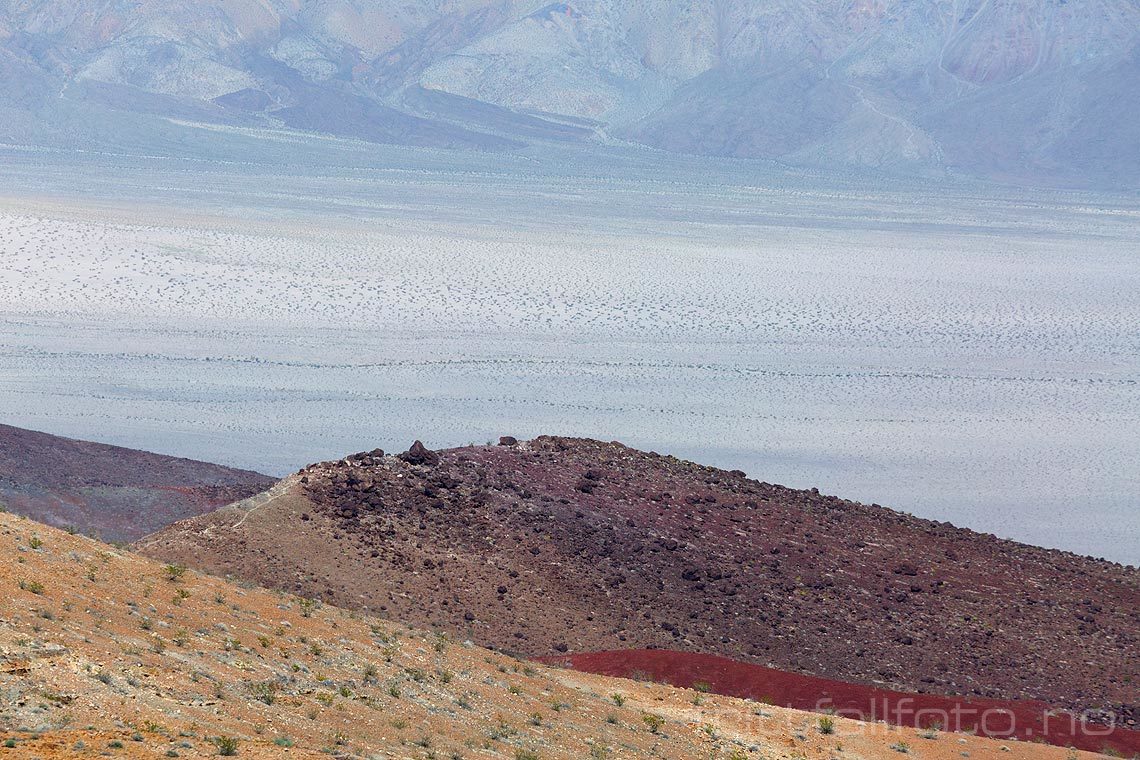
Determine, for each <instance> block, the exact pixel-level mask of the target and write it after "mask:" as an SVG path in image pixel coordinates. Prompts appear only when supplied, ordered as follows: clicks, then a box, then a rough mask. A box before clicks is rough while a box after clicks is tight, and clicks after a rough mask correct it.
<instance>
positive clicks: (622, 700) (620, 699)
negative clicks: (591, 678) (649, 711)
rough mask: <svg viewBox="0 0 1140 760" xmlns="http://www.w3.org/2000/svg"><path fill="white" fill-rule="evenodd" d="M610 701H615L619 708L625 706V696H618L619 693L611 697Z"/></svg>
mask: <svg viewBox="0 0 1140 760" xmlns="http://www.w3.org/2000/svg"><path fill="white" fill-rule="evenodd" d="M610 699H612V700H613V701H614V704H615V705H617V706H618V707H621V706H622V705H624V704H625V695H623V694H618V693H617V692H614V693H613V694H611V695H610Z"/></svg>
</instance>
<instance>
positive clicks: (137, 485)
mask: <svg viewBox="0 0 1140 760" xmlns="http://www.w3.org/2000/svg"><path fill="white" fill-rule="evenodd" d="M272 483H273V479H272V478H270V477H268V476H266V475H260V474H258V473H256V472H248V471H246V470H234V469H230V468H229V467H222V466H221V465H216V464H208V463H206V462H196V461H194V460H192V459H180V458H177V457H170V456H163V455H162V454H152V453H149V452H146V451H135V450H133V449H126V448H121V447H119V446H108V445H106V444H102V443H91V442H88V441H76V440H72V439H70V438H61V437H59V436H54V435H48V434H47V433H39V432H35V431H32V430H23V429H21V428H15V427H10V426H8V425H0V504H2V505H4V506H5V507H6V508H7V509H10V510H11V511H13V512H18V513H20V514H22V515H25V516H27V517H31V518H32V519H34V520H38V521H39V522H43V523H47V524H49V525H54V526H56V527H66V528H74V529H76V530H78V531H80V532H83V533H90V534H94V535H97V536H99V537H101V538H103V539H104V540H106V541H132V540H134V539H136V538H138V537H140V536H145V535H146V534H148V533H152V532H154V531H156V530H158V529H159V528H162V527H164V526H166V525H169V524H170V523H172V522H176V521H178V520H182V519H184V518H187V517H193V516H194V515H200V514H202V513H203V512H208V511H210V510H212V509H215V508H217V507H219V506H221V505H223V504H228V503H230V502H232V501H234V500H237V499H243V498H245V497H247V496H250V495H252V494H255V493H257V492H258V491H262V490H264V489H265V488H267V487H268V486H269V485H271V484H272Z"/></svg>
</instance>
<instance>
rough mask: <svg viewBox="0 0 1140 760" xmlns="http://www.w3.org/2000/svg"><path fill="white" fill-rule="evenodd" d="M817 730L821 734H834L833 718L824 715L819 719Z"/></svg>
mask: <svg viewBox="0 0 1140 760" xmlns="http://www.w3.org/2000/svg"><path fill="white" fill-rule="evenodd" d="M819 732H820V733H821V734H834V733H835V719H834V718H832V717H831V716H830V715H824V716H822V717H821V718H820V719H819Z"/></svg>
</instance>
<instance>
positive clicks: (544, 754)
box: [0, 514, 1094, 760]
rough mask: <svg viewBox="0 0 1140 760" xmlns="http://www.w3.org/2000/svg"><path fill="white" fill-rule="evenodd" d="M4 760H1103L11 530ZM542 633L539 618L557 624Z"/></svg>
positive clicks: (12, 524) (1, 725)
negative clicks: (687, 677)
mask: <svg viewBox="0 0 1140 760" xmlns="http://www.w3.org/2000/svg"><path fill="white" fill-rule="evenodd" d="M0 546H2V547H3V550H2V551H0V589H2V591H3V593H0V755H3V756H4V757H9V756H10V757H13V758H16V757H20V758H31V757H38V758H43V759H44V760H55V759H57V758H88V757H123V758H153V757H217V756H230V755H233V756H237V757H249V758H281V757H297V758H317V757H327V756H330V755H331V756H336V757H369V758H393V759H395V758H401V759H403V758H415V759H416V760H422V759H424V758H453V759H454V758H466V759H469V760H477V759H479V758H487V759H488V760H490V759H491V758H504V757H506V758H512V757H513V758H515V759H516V760H531V759H533V758H542V759H544V760H545V759H546V758H566V759H567V760H580V759H581V758H586V757H589V758H615V759H616V758H634V757H656V758H676V760H691V758H697V757H699V758H712V759H714V760H741V759H742V758H752V757H766V758H792V757H794V758H799V759H800V760H823V759H824V758H832V757H836V756H838V753H840V752H842V756H844V757H854V758H864V759H865V760H883V759H884V758H888V757H896V756H897V754H898V753H899V752H903V751H911V749H912V748H914V750H916V751H918V750H920V756H921V757H923V758H930V759H931V760H939V759H941V758H947V759H948V758H953V757H960V756H962V755H965V754H967V753H968V754H969V756H970V757H972V758H975V760H979V759H980V760H989V759H995V760H996V758H1002V760H1022V759H1026V760H1028V759H1029V758H1034V759H1035V760H1061V758H1081V759H1082V760H1083V758H1092V757H1094V756H1093V755H1091V754H1087V753H1077V754H1070V753H1068V752H1067V751H1066V750H1063V749H1061V748H1055V747H1043V746H1040V745H1036V744H1028V743H1024V742H1010V743H1006V744H1002V743H999V742H996V741H993V740H988V739H983V738H979V737H976V736H972V735H966V734H958V735H955V734H940V733H938V732H933V733H932V732H922V733H919V732H916V731H914V730H910V729H897V728H891V727H888V726H885V725H882V724H874V723H871V724H864V723H857V722H855V721H851V720H846V719H842V718H835V719H834V720H833V722H832V724H831V725H830V727H829V728H828V732H826V733H825V732H824V731H823V730H821V728H822V725H823V724H821V723H820V716H818V715H814V714H812V713H805V712H797V711H794V710H786V709H781V708H777V707H770V706H764V705H761V704H759V703H757V702H749V701H744V700H738V699H731V698H727V697H716V696H711V695H701V694H699V693H698V692H695V691H686V690H682V689H676V688H672V687H668V686H662V685H655V684H647V683H634V682H632V681H623V680H619V679H613V678H605V677H600V676H590V675H585V674H581V673H575V672H572V671H566V670H554V669H549V668H547V667H543V666H540V665H537V664H534V663H528V662H523V661H519V660H516V659H514V658H512V657H510V656H507V655H504V654H500V653H495V652H491V651H487V650H485V649H480V648H478V647H476V646H474V645H472V644H470V643H467V642H462V641H459V640H453V639H448V638H447V637H445V636H442V635H441V634H440V633H438V632H427V631H423V630H416V629H413V628H408V627H406V626H404V625H402V624H400V623H396V622H391V621H388V620H382V619H380V618H376V617H371V616H368V615H361V614H358V613H353V612H348V611H344V610H341V609H336V608H333V607H329V606H326V605H323V604H320V603H316V602H314V601H311V600H307V599H304V598H299V597H295V596H292V595H290V594H286V593H281V592H271V591H266V590H263V589H258V588H254V587H251V586H248V585H240V586H239V585H234V584H232V583H228V582H225V581H222V580H220V579H217V578H211V577H207V576H200V575H197V574H196V573H194V572H189V571H185V569H184V568H181V567H177V566H164V565H162V564H160V563H157V562H154V561H150V560H147V559H145V558H142V557H139V556H137V555H133V554H129V553H126V552H123V551H120V550H118V549H115V548H112V547H111V546H108V545H106V544H100V543H98V542H96V541H93V540H90V539H87V538H83V537H79V536H74V535H68V534H65V533H63V532H61V531H58V530H55V529H52V528H49V527H46V526H43V525H38V524H36V523H33V522H31V521H29V520H27V519H24V518H20V517H17V516H14V515H11V514H0ZM532 614H533V615H535V616H539V615H541V614H542V611H541V609H535V610H533V611H532Z"/></svg>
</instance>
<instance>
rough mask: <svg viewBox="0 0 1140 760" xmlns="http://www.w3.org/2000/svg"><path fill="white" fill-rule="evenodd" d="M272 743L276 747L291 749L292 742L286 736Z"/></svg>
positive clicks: (279, 737)
mask: <svg viewBox="0 0 1140 760" xmlns="http://www.w3.org/2000/svg"><path fill="white" fill-rule="evenodd" d="M273 743H274V744H276V745H277V746H278V747H292V746H293V740H292V739H290V738H289V737H288V736H278V737H277V738H276V739H274V740H273Z"/></svg>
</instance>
